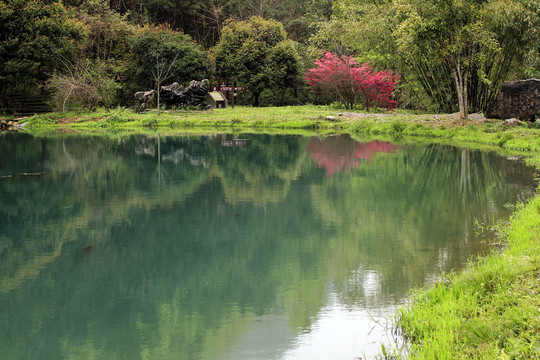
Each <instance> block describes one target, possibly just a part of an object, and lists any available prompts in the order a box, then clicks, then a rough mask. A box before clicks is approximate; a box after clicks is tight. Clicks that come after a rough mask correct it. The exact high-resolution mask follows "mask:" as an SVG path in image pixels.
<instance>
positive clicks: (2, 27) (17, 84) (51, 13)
mask: <svg viewBox="0 0 540 360" xmlns="http://www.w3.org/2000/svg"><path fill="white" fill-rule="evenodd" d="M84 34H85V29H84V27H83V26H82V24H81V23H80V22H78V21H77V20H76V18H75V17H74V15H73V14H72V13H70V12H69V11H68V10H67V9H66V8H65V7H64V6H63V5H62V3H61V2H59V1H55V0H47V1H39V2H38V1H29V0H7V1H5V0H2V1H0V104H3V103H4V101H3V100H5V97H6V95H7V92H8V90H9V89H17V90H23V89H25V88H29V87H30V88H33V87H35V86H36V84H38V83H39V81H40V80H41V79H43V78H44V77H45V76H46V75H47V74H48V73H49V74H50V73H52V71H53V70H54V69H55V68H56V67H58V66H59V64H60V60H61V59H66V58H71V57H72V56H73V54H74V53H75V50H76V43H77V42H78V41H80V40H81V39H82V38H83V36H84Z"/></svg>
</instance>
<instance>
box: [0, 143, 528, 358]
mask: <svg viewBox="0 0 540 360" xmlns="http://www.w3.org/2000/svg"><path fill="white" fill-rule="evenodd" d="M243 138H245V139H246V141H245V142H244V144H243V146H236V147H234V146H222V145H223V144H226V145H230V144H231V142H230V141H223V137H222V136H220V137H213V136H204V137H200V138H198V139H194V138H190V137H165V136H160V137H157V136H155V137H146V136H130V137H126V138H119V139H114V138H108V139H103V138H92V137H64V138H48V139H32V138H29V137H23V138H17V139H16V140H17V141H23V143H24V144H25V147H26V148H27V149H28V152H29V157H28V158H27V157H26V156H25V154H24V152H21V151H19V150H18V148H17V147H16V146H15V145H14V143H13V142H11V141H10V142H1V141H0V147H2V149H10V148H11V149H15V151H14V153H15V155H14V157H13V158H12V159H11V160H3V161H4V163H3V164H2V165H3V167H2V171H5V173H4V172H3V173H1V174H0V175H5V174H11V173H16V172H29V171H32V172H38V171H45V172H46V175H45V176H43V177H24V178H7V179H0V201H1V205H2V206H1V207H0V215H2V216H3V217H4V218H5V219H8V221H6V226H3V227H2V228H0V259H1V260H2V261H1V262H0V306H2V308H3V309H4V311H2V312H1V313H0V348H2V349H7V350H6V353H7V355H5V357H6V358H7V359H16V358H25V359H31V358H32V357H34V358H35V357H37V355H36V354H38V355H39V358H51V359H60V358H70V357H72V358H77V357H81V356H83V355H81V354H93V356H94V357H95V358H98V359H110V358H125V359H142V358H152V359H154V358H165V359H166V358H180V359H194V358H201V357H203V355H201V354H203V352H204V351H205V350H204V349H205V345H204V344H205V343H206V344H208V343H213V344H215V345H213V347H212V348H213V349H214V350H215V351H216V352H219V351H220V349H223V348H226V346H227V344H228V343H229V342H230V341H234V339H235V338H236V337H237V336H238V333H239V332H241V331H244V330H247V329H249V326H250V323H251V321H252V317H253V316H255V315H261V314H265V313H268V312H272V311H274V310H275V311H280V312H283V313H285V314H286V316H287V318H288V321H289V325H290V326H291V327H292V328H295V329H296V328H302V329H306V328H309V326H310V323H311V321H312V320H313V318H314V317H315V316H316V314H317V313H318V311H320V309H321V308H322V306H324V303H325V300H326V292H327V291H328V287H329V283H333V284H334V286H335V287H337V289H338V290H339V294H340V296H341V297H342V299H344V301H345V302H346V303H351V304H353V303H354V304H357V303H359V302H361V301H364V300H363V299H365V298H366V293H367V292H369V291H370V289H371V290H373V287H372V285H373V284H375V285H377V284H379V287H378V288H377V291H375V292H374V293H375V295H374V296H380V293H382V294H386V295H391V294H394V295H395V296H397V297H400V296H403V294H404V293H405V292H406V291H407V290H408V286H409V284H410V283H412V282H417V281H421V280H423V279H424V278H425V276H426V275H425V274H426V273H428V274H429V273H430V271H431V272H435V271H438V270H433V269H434V268H437V266H439V264H440V266H441V270H444V269H447V268H448V267H447V264H448V262H451V261H452V259H451V258H450V259H448V258H445V256H447V255H445V254H451V252H450V251H447V250H448V249H449V248H451V247H453V246H454V244H456V245H455V247H456V248H458V251H460V250H459V247H460V244H459V242H457V241H455V239H456V238H460V236H461V231H463V228H460V227H459V226H457V225H456V224H457V223H460V222H461V219H462V218H463V216H462V213H465V214H466V215H467V216H470V217H475V216H476V217H479V214H483V213H484V210H485V208H489V209H492V210H490V211H488V212H487V216H488V217H489V216H491V215H493V214H495V213H496V212H497V211H498V208H497V206H496V204H497V202H495V199H496V200H497V201H500V202H505V201H508V200H512V199H513V198H514V197H515V193H516V192H518V191H520V190H519V189H520V188H521V187H518V186H517V185H516V186H515V187H512V188H509V187H507V186H505V185H503V184H502V183H500V182H499V183H496V184H492V183H491V181H492V180H496V181H500V180H501V179H506V178H508V179H513V180H512V181H513V182H514V183H516V184H517V183H518V182H519V181H520V180H519V179H521V178H522V177H521V176H522V175H523V174H519V173H517V172H518V171H521V170H519V169H520V168H519V167H518V166H513V165H512V164H507V163H506V162H505V161H504V160H501V159H499V158H496V157H494V156H492V155H490V154H480V153H477V152H474V151H469V152H468V154H467V155H466V156H467V157H468V160H467V161H468V168H469V170H467V172H466V174H469V175H467V176H465V180H466V181H467V187H468V189H470V191H468V192H466V200H467V205H466V206H467V211H466V212H464V211H463V206H464V205H463V201H462V198H461V197H458V196H455V194H457V193H459V189H460V184H462V180H461V172H460V171H461V163H460V162H459V161H457V162H456V161H455V160H456V159H461V150H459V149H455V148H451V147H446V148H443V151H438V150H437V148H436V147H428V148H425V149H423V148H417V147H404V148H403V149H401V150H400V151H399V152H395V153H393V154H392V155H389V156H376V157H372V156H371V155H370V154H373V151H375V150H373V149H377V147H378V146H379V145H377V146H375V145H373V144H377V143H368V144H372V145H369V146H368V145H366V146H364V147H362V146H359V145H358V144H357V143H354V142H351V141H350V140H347V139H341V140H336V139H339V138H336V139H332V140H331V141H330V142H329V144H332V141H335V144H337V146H338V147H339V146H343V147H344V148H346V149H353V151H352V154H353V155H352V157H353V158H356V159H358V158H364V159H367V158H369V159H371V164H366V166H362V167H361V168H357V169H355V170H354V171H353V168H354V166H352V167H349V169H350V171H349V172H348V173H347V174H345V173H344V172H334V173H333V174H334V176H332V177H324V174H323V171H321V170H318V169H317V168H316V166H315V164H314V163H313V161H312V160H311V159H310V158H309V156H308V154H307V153H306V152H305V151H303V150H304V149H305V148H306V143H307V141H308V140H304V139H295V138H285V137H270V136H252V135H245V136H243ZM228 139H230V138H229V137H226V140H228ZM13 140H15V139H13ZM343 144H346V145H347V146H344V145H343ZM379 144H380V143H379ZM383 144H384V143H383ZM324 146H325V147H326V148H327V149H324V150H325V151H328V153H331V154H332V153H337V154H340V152H341V150H332V149H331V146H330V145H328V144H325V145H324ZM385 149H387V150H389V151H387V152H391V151H390V148H385ZM357 150H358V151H360V154H361V155H358V154H357V153H356V151H357ZM383 150H384V149H383ZM391 150H393V149H391ZM348 151H349V150H348ZM362 156H364V157H362ZM344 168H346V166H344ZM482 168H485V169H484V170H485V171H486V172H487V173H486V174H482V173H481V172H480V169H482ZM6 169H7V170H6ZM10 169H11V170H10ZM8 170H9V171H8ZM514 172H515V173H514ZM444 183H448V184H447V185H448V186H449V189H450V190H444V189H443V187H442V186H440V185H442V184H444ZM461 188H463V185H461ZM478 192H480V193H478ZM28 204H33V205H34V206H28ZM262 205H265V206H262ZM488 205H490V206H488ZM30 225H31V226H30ZM441 229H442V235H441V236H440V237H438V238H433V236H434V235H433V234H435V233H437V232H441ZM88 245H92V246H93V250H92V251H91V252H85V251H83V250H82V249H83V247H85V246H88ZM419 249H420V251H419ZM424 249H425V250H428V249H429V250H433V249H435V250H437V249H440V251H439V253H438V254H439V255H437V256H436V257H435V258H432V257H429V256H426V255H425V254H424V255H423V253H422V250H424ZM426 254H427V252H426ZM448 256H450V255H448ZM389 258H390V259H391V260H392V261H389ZM342 279H346V280H342ZM370 286H371V287H370ZM379 289H380V290H379ZM35 299H39V301H35ZM369 300H370V299H369V298H368V300H367V302H369ZM59 304H60V305H59ZM276 309H279V310H276ZM35 319H39V322H37V323H36V321H35ZM20 334H26V335H25V336H27V337H30V338H32V339H35V340H34V341H35V343H34V346H33V347H28V346H27V344H26V342H27V341H28V338H27V337H25V336H20ZM206 349H207V348H206ZM212 355H213V354H204V356H206V357H207V358H211V357H212Z"/></svg>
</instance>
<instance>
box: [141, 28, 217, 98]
mask: <svg viewBox="0 0 540 360" xmlns="http://www.w3.org/2000/svg"><path fill="white" fill-rule="evenodd" d="M131 57H132V59H131V71H132V74H133V78H134V85H136V86H137V87H138V89H139V90H144V89H149V88H153V87H154V85H155V83H156V76H155V75H158V74H157V72H156V69H161V70H159V71H158V72H159V73H160V74H159V78H160V79H161V81H163V80H166V79H171V80H173V81H176V82H178V83H186V82H189V81H191V80H202V79H203V78H206V77H208V75H209V73H210V64H209V61H208V58H207V54H206V53H205V52H204V51H203V49H202V48H201V47H200V46H199V45H197V44H195V43H194V42H193V41H192V40H191V37H190V36H189V35H186V34H183V33H181V32H177V31H173V30H171V29H170V28H167V27H148V26H147V27H144V28H141V29H139V30H138V31H137V32H136V34H135V35H134V37H133V38H132V40H131ZM165 75H167V76H165Z"/></svg>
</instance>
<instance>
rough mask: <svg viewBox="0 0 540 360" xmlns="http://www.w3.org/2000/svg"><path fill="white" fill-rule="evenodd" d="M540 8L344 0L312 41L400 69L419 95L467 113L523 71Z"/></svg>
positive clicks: (524, 2) (494, 0) (501, 0)
mask: <svg viewBox="0 0 540 360" xmlns="http://www.w3.org/2000/svg"><path fill="white" fill-rule="evenodd" d="M539 14H540V7H539V6H538V1H535V0H446V1H438V0H355V1H351V0H338V1H336V2H335V3H334V15H333V16H332V19H331V20H330V22H328V23H323V24H320V25H319V31H318V32H317V34H316V36H314V37H313V39H312V41H313V42H314V43H315V44H316V45H317V46H319V47H323V48H326V49H329V48H334V49H336V50H340V51H341V52H340V54H347V55H351V54H354V55H355V56H357V57H358V58H360V59H363V61H366V60H369V61H370V62H371V63H373V64H375V65H376V66H384V67H387V68H388V67H390V68H395V69H398V71H399V72H400V73H401V74H402V75H403V80H404V81H403V82H404V83H405V84H407V86H408V88H409V89H410V90H409V91H414V92H415V93H416V94H419V95H420V96H418V99H419V100H421V99H424V96H423V95H422V94H425V95H426V96H427V97H429V98H430V99H431V100H432V103H433V105H432V106H433V109H434V110H435V111H441V112H452V111H455V110H457V109H460V112H461V115H462V116H463V117H466V115H467V112H468V110H469V109H471V110H473V111H482V110H483V109H485V107H486V106H487V105H488V104H489V103H490V102H491V101H492V100H493V99H494V98H495V97H496V96H497V92H498V89H499V88H500V85H501V84H502V82H504V81H506V80H509V79H510V78H516V77H520V76H523V75H522V74H523V73H524V72H525V69H526V67H527V65H528V64H527V59H528V54H530V52H531V49H532V48H534V47H535V46H536V44H538V42H539V30H540V20H539V18H540V17H539ZM529 66H530V65H529ZM419 90H421V92H419ZM421 101H422V102H423V103H424V101H423V100H421ZM460 103H461V107H459V104H460Z"/></svg>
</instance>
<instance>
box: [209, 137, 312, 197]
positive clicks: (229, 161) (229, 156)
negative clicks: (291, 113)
mask: <svg viewBox="0 0 540 360" xmlns="http://www.w3.org/2000/svg"><path fill="white" fill-rule="evenodd" d="M222 143H223V140H222ZM227 144H228V142H227ZM243 145H244V146H236V147H230V146H226V147H222V148H220V149H219V151H216V153H215V162H214V164H213V165H214V166H213V167H212V174H213V175H214V176H216V177H218V178H219V179H220V180H221V182H222V184H223V188H224V191H225V196H226V198H227V201H228V202H229V203H231V204H236V203H238V202H241V201H250V202H253V203H255V204H257V205H264V204H268V203H278V202H281V201H283V200H284V199H285V197H286V196H287V194H288V192H289V189H290V186H291V181H293V180H295V179H297V178H298V177H299V176H300V175H301V171H302V167H303V166H304V163H305V152H304V151H303V146H302V145H303V144H301V142H300V141H299V139H298V138H286V137H285V138H284V137H280V136H270V135H262V136H253V137H248V138H247V139H246V140H245V141H244V143H243Z"/></svg>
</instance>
